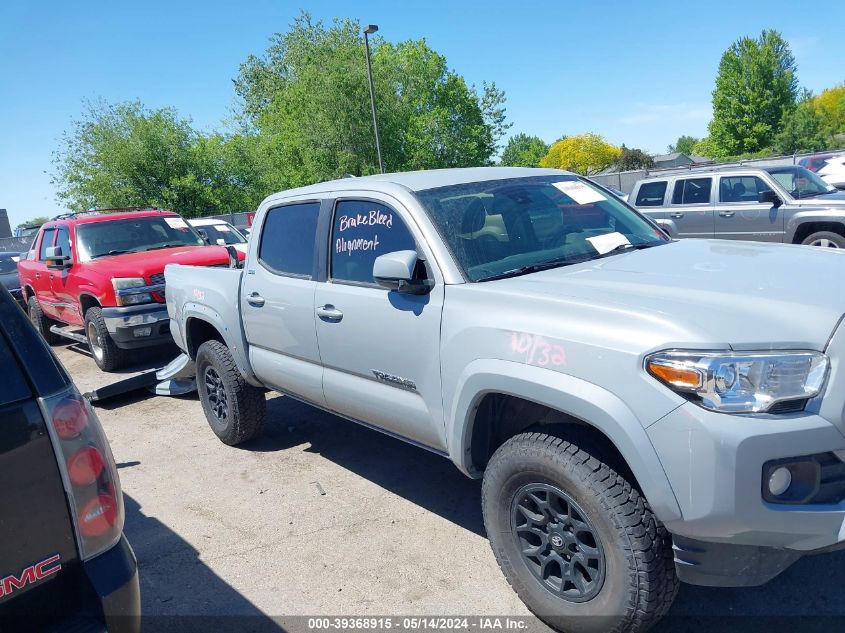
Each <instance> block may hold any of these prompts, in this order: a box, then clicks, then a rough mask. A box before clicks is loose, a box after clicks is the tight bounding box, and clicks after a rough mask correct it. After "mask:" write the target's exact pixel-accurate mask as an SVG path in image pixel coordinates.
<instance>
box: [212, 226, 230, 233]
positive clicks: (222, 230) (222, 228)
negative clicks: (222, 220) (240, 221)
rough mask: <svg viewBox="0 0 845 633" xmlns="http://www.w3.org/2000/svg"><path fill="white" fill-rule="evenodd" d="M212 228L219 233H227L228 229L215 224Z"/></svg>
mask: <svg viewBox="0 0 845 633" xmlns="http://www.w3.org/2000/svg"><path fill="white" fill-rule="evenodd" d="M214 228H215V229H217V230H218V231H220V232H221V233H229V232H230V231H229V227H228V226H226V225H225V224H215V225H214Z"/></svg>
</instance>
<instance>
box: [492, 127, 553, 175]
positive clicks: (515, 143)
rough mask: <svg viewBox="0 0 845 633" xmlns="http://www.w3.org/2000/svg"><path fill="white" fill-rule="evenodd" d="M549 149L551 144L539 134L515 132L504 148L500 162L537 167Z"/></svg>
mask: <svg viewBox="0 0 845 633" xmlns="http://www.w3.org/2000/svg"><path fill="white" fill-rule="evenodd" d="M548 151H549V146H548V145H546V143H545V141H543V139H541V138H540V137H539V136H529V135H528V134H523V133H520V134H514V135H513V136H511V137H510V138H509V139H508V142H507V143H506V144H505V149H504V150H502V160H501V161H500V164H501V165H503V166H507V167H537V166H539V165H540V160H541V159H542V158H543V156H545V155H546V153H548Z"/></svg>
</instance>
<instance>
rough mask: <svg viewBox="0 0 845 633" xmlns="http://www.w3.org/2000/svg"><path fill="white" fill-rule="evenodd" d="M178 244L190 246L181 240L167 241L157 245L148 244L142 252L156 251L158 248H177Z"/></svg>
mask: <svg viewBox="0 0 845 633" xmlns="http://www.w3.org/2000/svg"><path fill="white" fill-rule="evenodd" d="M180 246H190V244H185V243H183V242H168V243H167V244H160V245H159V246H150V247H149V248H145V249H144V252H146V251H157V250H158V249H160V248H178V247H180Z"/></svg>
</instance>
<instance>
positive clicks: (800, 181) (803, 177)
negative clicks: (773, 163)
mask: <svg viewBox="0 0 845 633" xmlns="http://www.w3.org/2000/svg"><path fill="white" fill-rule="evenodd" d="M766 171H767V172H769V173H770V174H771V175H772V178H774V179H775V180H777V182H778V184H779V185H780V186H781V187H783V188H784V189H786V191H788V192H789V195H790V196H792V197H793V198H797V199H799V200H800V199H801V198H814V197H816V196H821V195H824V194H827V193H833V192H834V191H836V187H834V186H833V185H829V184H827V183H826V182H825V181H824V180H822V179H821V178H819V177H818V176H817V175H816V174H814V173H813V172H811V171H810V170H809V169H805V168H804V167H799V166H793V165H789V166H787V167H767V168H766Z"/></svg>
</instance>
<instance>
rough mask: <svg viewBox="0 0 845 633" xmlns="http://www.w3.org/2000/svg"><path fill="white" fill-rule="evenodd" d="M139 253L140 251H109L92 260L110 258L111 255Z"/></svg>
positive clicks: (93, 256)
mask: <svg viewBox="0 0 845 633" xmlns="http://www.w3.org/2000/svg"><path fill="white" fill-rule="evenodd" d="M137 252H138V251H131V250H118V249H114V250H111V251H109V252H108V253H98V254H97V255H92V256H91V259H98V258H100V257H109V256H111V255H123V254H125V253H137Z"/></svg>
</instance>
